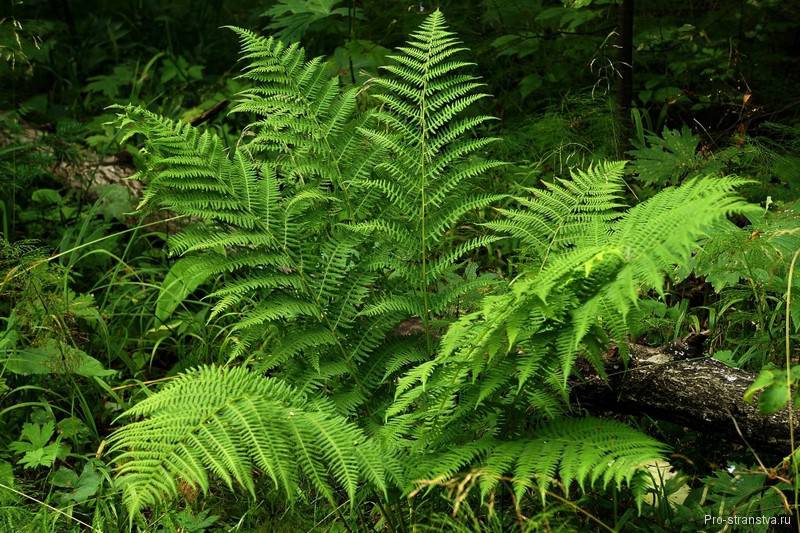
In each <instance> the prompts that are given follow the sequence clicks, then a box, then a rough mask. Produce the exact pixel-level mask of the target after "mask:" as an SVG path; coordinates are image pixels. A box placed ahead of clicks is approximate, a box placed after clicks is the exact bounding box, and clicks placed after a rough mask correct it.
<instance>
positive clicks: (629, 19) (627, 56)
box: [617, 0, 634, 157]
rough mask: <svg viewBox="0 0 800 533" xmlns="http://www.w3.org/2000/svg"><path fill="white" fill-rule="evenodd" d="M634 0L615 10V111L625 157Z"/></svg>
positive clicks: (631, 88)
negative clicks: (617, 71) (616, 42)
mask: <svg viewBox="0 0 800 533" xmlns="http://www.w3.org/2000/svg"><path fill="white" fill-rule="evenodd" d="M633 2H634V0H622V4H621V5H620V6H619V7H618V11H617V31H618V33H619V39H618V42H619V60H618V61H617V69H618V70H619V80H618V87H617V113H618V121H617V123H618V124H619V128H620V131H619V139H618V144H617V147H618V152H619V156H620V157H625V152H626V151H627V149H628V143H629V141H630V137H631V104H632V102H633V10H634V4H633Z"/></svg>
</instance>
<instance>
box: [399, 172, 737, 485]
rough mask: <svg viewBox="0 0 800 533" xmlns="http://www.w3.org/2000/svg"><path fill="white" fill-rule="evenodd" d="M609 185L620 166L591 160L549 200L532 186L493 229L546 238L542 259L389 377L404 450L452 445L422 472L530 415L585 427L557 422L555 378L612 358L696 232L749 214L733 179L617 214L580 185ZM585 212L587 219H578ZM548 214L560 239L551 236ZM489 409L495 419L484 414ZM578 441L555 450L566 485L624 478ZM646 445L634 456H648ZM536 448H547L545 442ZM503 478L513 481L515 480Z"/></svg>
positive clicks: (561, 388) (521, 426) (516, 435)
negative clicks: (606, 354) (645, 298)
mask: <svg viewBox="0 0 800 533" xmlns="http://www.w3.org/2000/svg"><path fill="white" fill-rule="evenodd" d="M621 180H622V165H621V164H612V165H601V166H598V167H594V168H593V169H590V170H588V171H587V172H586V173H581V174H578V175H577V179H576V181H577V182H578V183H569V184H562V185H561V186H556V185H550V186H549V189H550V190H551V191H556V192H555V193H552V194H557V195H561V196H560V198H561V201H559V202H557V203H556V202H554V201H553V199H552V196H550V194H551V193H537V196H539V197H541V198H543V199H542V200H538V199H537V198H536V197H535V198H533V199H528V200H526V201H524V202H522V203H523V204H524V205H530V206H533V207H531V208H530V209H527V210H516V211H513V212H509V220H510V221H506V223H503V222H501V223H499V224H497V225H494V227H497V228H499V229H504V230H508V231H510V232H511V233H512V234H517V235H520V236H522V237H524V238H529V239H531V242H537V243H542V242H545V243H550V244H548V246H547V247H545V248H544V249H545V250H550V258H549V259H546V258H547V255H546V253H545V254H540V256H541V257H542V259H539V260H534V261H533V262H532V265H531V266H532V268H531V269H530V270H529V271H527V272H523V273H521V274H520V276H519V277H518V278H517V279H515V280H514V281H513V282H512V283H511V284H510V285H509V287H508V289H507V290H506V292H500V293H499V294H495V295H492V296H489V297H487V298H485V299H484V301H483V303H482V305H481V307H480V308H479V309H478V310H476V311H474V312H472V313H469V314H466V315H464V316H463V317H462V318H461V319H459V320H458V321H457V322H456V323H455V324H453V326H451V327H450V328H449V330H448V331H447V333H446V335H445V336H444V338H443V339H442V342H441V347H440V350H439V353H438V355H437V357H436V358H435V359H433V360H431V361H428V362H426V363H423V364H421V365H418V366H417V367H415V368H412V369H411V370H409V371H408V372H407V374H406V375H405V376H403V377H402V378H401V379H400V380H399V382H398V388H397V395H396V400H395V403H394V404H393V405H392V406H391V407H390V408H389V409H388V411H387V413H388V414H389V416H399V417H403V418H406V419H407V423H408V424H409V425H413V426H414V427H416V428H417V429H416V431H415V432H414V435H415V437H416V440H415V448H414V453H421V450H437V449H438V450H440V449H447V448H449V447H452V443H453V442H457V443H459V450H461V451H462V452H463V453H462V452H458V453H456V452H452V453H449V454H445V457H448V458H449V460H445V459H442V460H441V461H439V462H438V463H437V464H435V466H433V467H432V468H431V470H430V471H428V472H427V476H426V477H430V478H440V477H442V476H444V477H445V478H447V477H449V476H450V475H452V474H453V473H454V472H456V471H457V469H458V468H460V467H461V466H464V465H465V464H469V462H470V459H471V457H472V455H470V453H468V452H467V451H466V450H480V449H483V448H481V444H480V443H481V442H483V440H485V439H486V438H494V435H507V436H511V437H512V439H513V440H512V442H513V443H515V444H509V445H508V447H507V448H506V446H505V444H503V445H501V448H503V449H508V450H520V448H518V444H517V443H518V442H525V440H526V438H536V436H537V435H538V434H537V432H536V429H535V428H528V427H526V426H527V424H525V423H520V422H519V421H520V420H531V412H533V413H534V418H533V420H551V421H552V422H551V423H552V424H555V426H554V427H559V426H561V425H563V424H577V426H574V427H580V426H581V424H589V425H591V424H592V422H591V421H578V422H575V421H573V420H571V419H563V418H561V417H562V416H563V415H564V414H566V413H567V412H568V410H569V406H568V403H567V401H566V400H567V396H568V391H569V389H568V382H567V380H568V378H569V377H570V374H571V372H572V369H573V365H574V361H575V359H576V358H577V357H578V356H579V355H584V356H586V357H587V358H588V359H589V360H590V361H592V362H593V363H594V364H595V366H596V368H597V371H598V372H600V373H601V375H602V373H603V366H602V361H601V360H600V356H601V354H602V350H603V349H604V348H605V347H606V346H607V344H608V343H609V342H611V341H614V342H616V344H617V345H618V346H619V347H620V349H621V351H623V353H624V350H625V347H626V342H627V331H628V324H627V317H628V316H629V314H630V311H631V309H632V308H633V307H634V306H635V305H636V302H637V299H638V298H639V296H640V294H642V292H643V291H647V290H655V291H660V290H661V289H662V286H663V283H664V279H665V275H671V274H674V273H675V270H676V265H686V264H687V263H688V262H689V258H690V254H691V252H692V250H693V249H694V248H695V246H696V244H697V242H698V241H699V239H700V238H701V237H702V236H703V234H704V232H705V231H708V230H710V229H712V228H713V227H714V226H715V224H717V223H718V222H719V221H720V220H723V219H724V218H725V217H726V216H727V215H729V214H731V213H736V212H743V211H747V210H748V209H749V208H748V204H746V203H745V202H744V201H742V200H741V199H740V198H738V197H737V196H735V195H734V194H733V191H734V189H735V188H736V187H737V186H739V185H740V184H741V183H742V180H739V179H736V178H718V179H711V178H708V179H703V180H695V181H690V182H688V183H686V184H684V185H683V186H681V187H677V188H673V189H667V190H664V191H662V192H661V193H659V194H657V195H656V196H655V197H653V198H651V199H650V200H648V201H646V202H643V203H641V204H639V205H637V206H635V207H633V208H631V209H630V210H628V211H619V210H618V209H616V205H615V204H616V200H615V198H616V196H615V195H614V194H611V193H608V192H606V193H600V192H599V193H598V194H607V196H606V198H607V199H606V200H605V201H600V202H597V203H594V202H593V201H591V200H588V199H587V198H586V197H585V196H586V191H588V190H592V191H613V190H614V189H615V188H619V187H620V182H621ZM608 182H612V183H614V182H616V183H615V184H614V185H608ZM556 205H557V206H558V207H555V206H556ZM581 206H583V207H581ZM590 206H591V207H590ZM588 209H591V210H592V211H591V212H592V215H591V216H589V217H587V216H586V215H585V214H584V213H585V211H586V210H588ZM595 213H597V214H596V215H595ZM587 220H588V221H589V223H587ZM554 221H558V222H557V224H556V227H560V228H562V230H563V232H564V233H563V235H564V237H563V238H559V234H560V232H556V231H553V226H552V225H553V224H555V222H554ZM526 223H527V224H526ZM548 232H550V235H549V236H548V235H547V234H548ZM540 249H541V248H540ZM545 259H546V262H545ZM498 412H502V413H503V415H502V418H501V419H500V420H499V421H496V417H497V414H496V413H498ZM493 421H494V422H493ZM610 429H611V428H610ZM623 440H624V439H623ZM475 446H477V448H474V447H475ZM493 446H497V445H496V444H494V445H493ZM586 446H587V448H585V449H584V450H583V451H582V452H581V455H580V456H571V455H570V452H569V450H565V452H564V453H566V454H567V455H566V456H565V457H564V458H563V459H562V463H561V464H562V467H563V468H564V469H565V470H563V471H562V472H561V474H562V477H565V478H567V479H570V478H571V475H570V472H571V470H570V469H572V468H573V467H572V466H570V465H573V464H574V463H573V462H575V461H576V462H578V463H580V464H581V469H580V472H581V475H579V476H577V479H578V481H584V480H586V479H589V477H591V476H589V473H590V472H594V474H595V475H601V476H608V477H611V478H615V479H620V477H619V476H620V475H621V474H622V472H627V473H628V474H624V475H622V478H627V476H628V475H629V473H630V472H631V470H630V468H629V467H630V464H628V463H626V462H625V461H612V462H610V463H595V460H594V459H591V457H592V456H593V455H592V454H595V453H597V454H599V453H600V450H601V449H602V448H601V447H596V448H593V447H592V445H591V444H589V443H587V444H586ZM620 448H624V445H620ZM590 449H592V450H593V451H589V450H590ZM652 452H653V449H652V448H649V449H648V450H647V452H645V453H650V454H651V458H654V457H656V454H653V453H652ZM541 453H542V454H547V453H550V451H549V449H548V448H547V447H545V448H544V449H542V450H541ZM553 453H555V451H553ZM475 454H476V455H477V452H475ZM594 457H595V459H597V457H599V455H594ZM501 458H502V460H499V459H498V461H499V462H498V463H497V465H502V467H501V466H495V467H493V468H494V470H493V471H495V473H497V472H499V470H498V469H500V470H504V469H505V470H507V469H510V468H511V467H512V465H513V464H514V462H513V460H512V458H511V456H510V455H508V454H506V455H502V456H501ZM639 458H640V459H641V458H642V457H639ZM556 462H557V461H556ZM595 468H596V470H595ZM523 471H524V470H523ZM554 472H555V470H552V471H550V474H551V475H552V474H553V473H554ZM587 476H588V477H587ZM512 479H514V482H515V484H520V483H524V482H525V479H527V478H525V477H524V476H523V478H520V477H519V476H515V477H513V478H512Z"/></svg>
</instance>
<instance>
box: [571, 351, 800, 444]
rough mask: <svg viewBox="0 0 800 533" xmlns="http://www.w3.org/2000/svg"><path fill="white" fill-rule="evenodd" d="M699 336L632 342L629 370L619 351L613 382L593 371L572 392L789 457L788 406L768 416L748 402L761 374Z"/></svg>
mask: <svg viewBox="0 0 800 533" xmlns="http://www.w3.org/2000/svg"><path fill="white" fill-rule="evenodd" d="M697 337H698V336H695V337H694V338H690V339H688V340H687V341H684V342H681V343H677V344H674V345H670V346H666V347H661V348H651V347H647V346H641V345H631V346H630V360H629V364H628V368H627V369H626V368H625V367H624V365H622V362H621V360H620V359H619V357H618V356H614V357H611V358H610V360H609V361H608V363H607V373H608V376H609V379H608V381H607V382H604V381H603V380H601V379H600V378H599V377H598V376H596V375H594V376H589V377H588V378H587V379H586V380H585V381H583V382H581V383H576V384H575V385H574V387H573V390H572V395H573V397H574V399H575V401H576V402H577V403H578V404H579V405H580V406H581V407H584V408H587V409H588V410H589V411H598V410H600V411H602V410H606V411H608V410H611V411H615V412H623V413H631V414H647V415H650V416H653V417H654V418H658V419H661V420H666V421H670V422H675V423H678V424H681V425H683V426H685V427H688V428H691V429H695V430H697V431H701V432H703V433H705V434H710V435H718V436H719V438H720V439H724V440H729V441H734V442H738V443H740V444H743V445H746V446H750V447H752V448H753V449H754V450H755V451H757V452H765V453H769V454H774V455H775V456H779V457H783V456H788V455H789V454H790V450H791V446H790V441H789V421H788V418H789V412H788V409H784V410H783V411H780V412H778V413H775V414H773V415H770V416H765V415H762V414H761V413H760V412H759V411H758V406H757V404H756V402H753V403H747V402H745V401H744V400H743V399H742V397H743V396H744V392H745V390H747V388H748V387H749V386H750V384H752V383H753V380H754V379H755V377H756V374H754V373H752V372H749V371H746V370H740V369H736V368H730V367H728V366H725V365H724V364H722V363H720V362H719V361H717V360H715V359H712V358H710V357H704V356H703V352H702V340H704V339H702V338H701V339H698V338H697ZM798 418H800V410H796V411H795V414H794V417H793V419H794V426H795V428H797V427H798V423H797V421H798ZM795 433H796V434H797V433H798V430H797V429H795Z"/></svg>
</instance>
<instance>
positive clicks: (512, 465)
mask: <svg viewBox="0 0 800 533" xmlns="http://www.w3.org/2000/svg"><path fill="white" fill-rule="evenodd" d="M534 435H535V437H533V438H519V439H515V440H513V441H500V440H495V439H483V440H480V441H477V442H476V443H474V444H471V445H467V446H464V447H461V446H459V447H454V449H453V450H452V451H445V452H443V453H440V454H434V455H432V456H430V457H428V458H425V459H423V460H422V461H420V464H418V465H417V467H415V468H414V469H413V470H412V472H413V474H412V477H411V478H410V479H413V480H416V481H417V483H418V484H419V483H420V480H431V479H435V480H437V482H439V483H443V482H446V481H447V480H448V479H449V478H451V477H453V476H454V475H457V474H458V473H460V472H463V471H464V469H465V468H471V475H472V476H474V477H477V478H478V479H479V483H478V485H479V487H480V492H481V496H482V497H484V498H485V497H486V496H487V495H488V494H489V493H490V492H493V491H495V490H496V489H497V486H498V483H499V482H500V480H501V478H510V480H511V483H512V486H513V488H514V493H515V496H516V498H517V501H519V500H520V499H522V497H523V496H524V495H525V493H526V492H527V491H528V490H531V489H533V490H535V491H538V492H539V493H540V494H541V497H542V498H543V499H544V498H545V493H546V492H547V491H548V490H549V489H550V487H551V485H552V484H553V482H554V480H556V479H558V480H559V481H560V482H561V485H562V486H563V488H564V489H565V491H567V492H569V489H570V487H571V486H572V485H573V484H575V483H577V484H578V486H579V487H580V489H581V490H582V491H583V492H586V491H587V490H589V489H591V488H594V487H597V486H599V487H601V488H607V487H608V486H609V485H613V486H614V487H615V488H617V489H622V488H623V486H628V487H629V488H632V489H634V491H635V490H636V489H637V488H640V487H641V486H643V485H642V484H641V483H637V482H636V478H638V477H642V476H647V475H648V474H647V471H646V469H647V466H648V465H652V464H654V463H655V462H656V461H663V460H664V456H665V453H666V452H667V451H668V447H667V446H666V445H664V444H662V443H660V442H659V441H657V440H655V439H653V438H652V437H649V436H647V435H645V434H644V433H641V432H639V431H637V430H635V429H632V428H630V427H628V426H626V425H625V424H622V423H620V422H616V421H613V420H601V419H597V418H591V417H589V418H559V419H556V420H553V421H552V422H549V423H548V424H546V425H544V426H542V427H540V428H538V429H536V430H535V432H534ZM635 496H636V497H637V499H638V500H639V501H641V498H642V497H643V496H644V494H641V493H640V494H636V493H635Z"/></svg>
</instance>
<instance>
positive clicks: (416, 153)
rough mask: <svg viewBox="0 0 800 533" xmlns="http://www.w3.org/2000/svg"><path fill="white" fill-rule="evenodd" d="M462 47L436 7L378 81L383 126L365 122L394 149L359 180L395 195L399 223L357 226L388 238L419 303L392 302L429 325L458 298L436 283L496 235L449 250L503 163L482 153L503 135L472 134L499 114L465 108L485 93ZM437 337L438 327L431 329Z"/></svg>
mask: <svg viewBox="0 0 800 533" xmlns="http://www.w3.org/2000/svg"><path fill="white" fill-rule="evenodd" d="M465 50H466V49H465V48H463V47H462V46H461V45H460V43H459V41H458V39H457V38H456V37H454V34H453V33H452V32H450V31H448V30H447V27H446V25H445V20H444V16H443V15H442V13H441V12H440V11H435V12H434V13H432V14H431V15H430V16H428V17H427V18H426V19H425V21H424V22H423V24H422V26H421V27H420V29H419V31H417V32H415V33H413V34H412V40H410V41H409V42H408V43H407V44H406V46H404V47H400V48H399V49H398V51H399V53H397V54H395V55H393V56H390V57H391V59H392V60H393V61H394V64H392V65H389V66H386V67H383V70H384V71H385V72H386V76H385V77H382V78H378V79H375V80H372V82H371V83H372V85H373V86H375V87H377V88H378V89H379V90H378V91H377V92H376V94H374V95H373V96H372V98H373V99H375V100H376V101H378V102H379V103H380V104H381V109H380V110H379V111H377V112H376V113H375V119H376V121H377V123H376V125H374V126H373V127H370V128H362V130H361V131H362V132H363V133H364V135H365V136H366V137H367V138H368V139H370V141H371V142H372V143H374V144H375V145H376V146H378V147H380V148H381V149H383V150H384V151H385V152H386V154H387V157H386V158H385V159H384V160H383V161H382V162H381V163H380V164H378V165H377V166H376V167H375V173H374V175H373V176H371V177H370V178H369V179H366V180H360V181H358V182H357V183H358V185H359V186H361V187H363V188H364V189H365V190H367V191H372V192H375V193H378V194H379V195H380V196H381V197H384V198H386V199H388V201H389V203H390V207H389V209H388V213H387V214H386V215H384V218H389V219H391V220H392V223H391V224H375V223H365V224H357V225H354V226H353V229H355V230H357V231H362V232H369V233H373V234H377V235H379V236H380V237H382V238H383V239H384V242H385V243H386V244H385V247H386V248H385V254H386V256H387V258H388V259H387V260H386V261H385V262H384V264H383V265H381V266H386V267H389V268H391V269H393V270H394V271H395V272H397V274H398V275H399V276H401V277H402V278H403V279H404V280H406V281H407V282H408V283H410V284H411V285H413V286H415V287H417V292H418V295H419V297H420V298H419V299H420V304H421V309H420V308H417V307H416V306H411V305H407V304H405V303H403V301H401V300H397V299H395V300H394V301H393V302H391V303H389V302H387V303H384V304H382V305H383V306H384V307H392V308H396V309H402V310H403V311H405V312H406V313H408V314H412V315H419V316H420V317H421V318H422V320H423V322H424V324H425V327H426V329H428V327H429V324H430V321H431V318H432V316H433V315H434V314H435V313H436V312H437V311H441V309H442V308H443V307H444V306H446V305H448V304H449V303H450V302H449V301H447V302H441V300H440V301H439V305H438V306H436V308H434V305H435V303H434V301H433V300H434V299H433V297H432V296H431V293H432V292H434V291H433V290H432V287H431V286H432V285H433V283H434V282H436V281H437V280H438V279H441V278H442V276H443V275H444V273H445V272H447V271H448V270H450V269H451V268H452V266H453V265H454V264H455V263H456V262H457V261H459V260H460V259H461V258H462V257H464V256H465V255H466V254H468V253H469V252H471V251H472V250H474V249H476V248H478V247H481V246H485V245H486V244H488V243H489V242H491V241H492V240H493V239H492V238H491V237H487V236H476V237H475V238H472V239H468V240H466V241H463V242H461V243H460V244H459V246H458V248H457V253H451V254H447V255H446V254H445V252H444V250H445V248H444V246H443V244H444V243H445V242H446V241H447V242H448V244H450V242H449V241H448V239H447V235H448V234H449V233H450V232H451V231H452V230H453V228H455V227H456V225H457V224H458V223H459V222H460V221H461V220H462V218H463V217H464V216H465V215H466V214H467V213H469V212H473V211H476V210H478V209H481V208H483V207H486V206H488V205H490V204H491V203H492V202H494V201H496V200H497V199H499V198H501V196H500V195H491V194H485V193H482V192H480V190H479V188H478V187H476V180H477V179H478V178H479V177H480V176H482V175H484V174H485V173H486V172H488V171H490V170H492V169H494V168H497V167H499V166H500V165H501V163H500V162H498V161H492V160H484V159H482V158H480V157H478V156H477V155H476V154H477V153H478V152H479V151H481V150H482V149H484V148H485V147H486V146H488V145H489V144H491V143H493V142H495V141H496V140H497V139H495V138H491V137H484V138H480V139H476V138H470V134H471V132H472V131H473V130H475V128H477V127H478V126H480V125H482V124H484V123H486V122H488V121H490V120H492V117H489V116H485V115H478V116H471V115H467V114H465V112H466V111H467V110H468V108H470V107H471V106H472V105H473V104H474V103H476V102H478V101H479V100H481V99H483V98H485V97H486V96H488V95H486V94H484V93H481V92H479V89H480V88H481V87H482V86H483V84H482V83H480V82H479V81H478V78H476V77H475V76H473V75H470V74H468V73H467V72H466V71H467V68H468V67H469V66H470V65H471V63H468V62H465V61H462V60H460V59H459V56H460V55H461V53H462V52H464V51H465ZM428 338H430V333H429V334H428Z"/></svg>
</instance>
